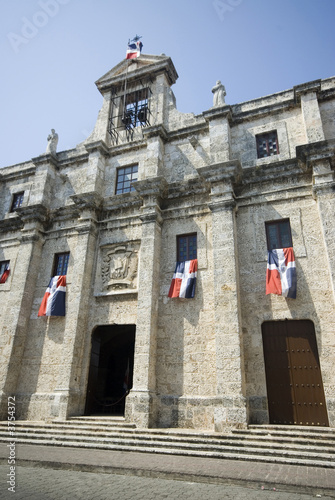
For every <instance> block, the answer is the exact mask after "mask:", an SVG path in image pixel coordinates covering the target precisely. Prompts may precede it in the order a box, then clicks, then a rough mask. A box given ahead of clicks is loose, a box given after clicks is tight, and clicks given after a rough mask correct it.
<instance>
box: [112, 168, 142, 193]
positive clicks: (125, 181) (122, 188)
mask: <svg viewBox="0 0 335 500" xmlns="http://www.w3.org/2000/svg"><path fill="white" fill-rule="evenodd" d="M137 174H138V165H132V166H130V167H124V168H118V170H117V179H116V190H115V194H121V193H130V191H135V188H134V187H133V186H132V185H131V183H132V182H135V181H137Z"/></svg>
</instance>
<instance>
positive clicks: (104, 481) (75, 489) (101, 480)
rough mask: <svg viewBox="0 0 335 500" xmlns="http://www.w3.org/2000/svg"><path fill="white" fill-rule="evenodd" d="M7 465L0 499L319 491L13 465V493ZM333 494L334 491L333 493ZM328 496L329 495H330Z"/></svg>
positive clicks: (266, 498) (294, 497)
mask: <svg viewBox="0 0 335 500" xmlns="http://www.w3.org/2000/svg"><path fill="white" fill-rule="evenodd" d="M7 473H8V467H7V466H5V465H1V466H0V479H1V480H0V499H1V500H7V499H13V500H77V499H78V500H79V499H80V500H86V499H94V500H163V499H169V500H177V499H178V500H179V499H183V500H206V499H210V500H256V499H257V500H262V499H263V500H310V499H312V498H313V499H315V498H322V499H323V500H330V498H331V497H329V496H324V495H321V494H320V497H319V496H317V494H313V495H311V494H305V493H303V492H301V493H292V492H288V491H280V490H276V491H273V490H269V489H266V488H265V489H263V490H262V488H259V489H255V488H251V487H249V488H247V487H241V486H234V485H229V484H205V483H195V482H188V481H178V480H172V479H171V480H170V479H160V478H148V477H138V476H133V475H116V474H106V473H93V472H80V471H68V470H54V469H43V468H38V467H16V478H15V482H16V486H15V493H14V492H10V491H8V490H7V488H8V485H7V484H6V481H7V478H6V474H7ZM334 497H335V492H334ZM334 497H332V498H334Z"/></svg>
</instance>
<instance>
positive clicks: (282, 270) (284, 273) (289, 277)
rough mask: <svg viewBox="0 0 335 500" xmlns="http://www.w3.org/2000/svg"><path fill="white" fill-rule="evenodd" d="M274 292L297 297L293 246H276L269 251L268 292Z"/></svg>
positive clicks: (292, 297) (293, 297)
mask: <svg viewBox="0 0 335 500" xmlns="http://www.w3.org/2000/svg"><path fill="white" fill-rule="evenodd" d="M269 293H274V294H276V295H282V296H283V297H289V298H291V299H295V298H296V296H297V272H296V266H295V258H294V252H293V248H292V247H290V248H276V249H274V250H269V252H268V264H267V270H266V294H269Z"/></svg>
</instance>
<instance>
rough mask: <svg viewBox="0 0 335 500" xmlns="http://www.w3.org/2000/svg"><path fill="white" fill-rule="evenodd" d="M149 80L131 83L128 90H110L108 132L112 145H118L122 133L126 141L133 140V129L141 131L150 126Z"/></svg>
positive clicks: (114, 88)
mask: <svg viewBox="0 0 335 500" xmlns="http://www.w3.org/2000/svg"><path fill="white" fill-rule="evenodd" d="M150 82H151V83H152V80H151V79H147V80H146V81H144V82H142V81H141V80H140V81H137V82H136V83H132V84H131V87H132V88H129V89H128V90H127V89H126V88H125V87H126V84H125V86H124V87H123V86H122V87H121V86H120V87H117V88H116V87H113V88H112V90H111V109H110V118H109V126H108V132H109V134H110V136H111V139H112V143H113V144H118V142H119V140H120V137H122V132H125V137H126V140H128V141H130V140H133V138H134V132H135V129H139V130H140V129H141V128H143V127H147V126H149V125H150V116H151V110H150V97H151V95H152V91H151V88H150Z"/></svg>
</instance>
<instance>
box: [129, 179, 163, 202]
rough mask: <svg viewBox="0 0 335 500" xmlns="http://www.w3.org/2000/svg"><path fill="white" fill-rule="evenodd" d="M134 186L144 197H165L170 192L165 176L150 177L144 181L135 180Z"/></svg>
mask: <svg viewBox="0 0 335 500" xmlns="http://www.w3.org/2000/svg"><path fill="white" fill-rule="evenodd" d="M132 186H133V187H134V188H135V189H136V191H137V193H138V194H139V195H140V197H141V198H142V199H143V198H146V197H151V196H155V197H158V198H165V197H166V195H167V192H168V183H167V181H166V180H165V179H164V177H150V178H148V179H145V180H143V181H136V182H133V183H132Z"/></svg>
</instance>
